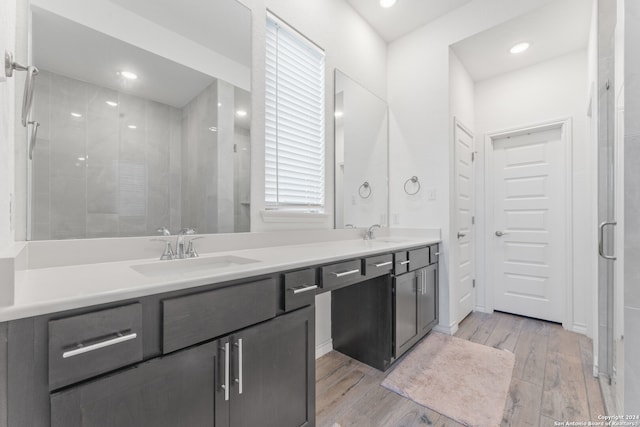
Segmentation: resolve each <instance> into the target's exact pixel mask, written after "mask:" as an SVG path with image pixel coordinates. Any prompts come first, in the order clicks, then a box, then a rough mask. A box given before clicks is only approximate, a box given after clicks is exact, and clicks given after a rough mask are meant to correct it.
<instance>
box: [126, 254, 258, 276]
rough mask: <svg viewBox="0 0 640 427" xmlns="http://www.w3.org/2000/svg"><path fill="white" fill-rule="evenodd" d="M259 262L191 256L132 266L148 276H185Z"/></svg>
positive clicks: (230, 256)
mask: <svg viewBox="0 0 640 427" xmlns="http://www.w3.org/2000/svg"><path fill="white" fill-rule="evenodd" d="M254 262H259V261H258V260H257V259H251V258H243V257H239V256H233V255H224V256H214V257H202V258H189V259H179V260H170V261H156V262H150V263H147V264H138V265H132V266H131V268H132V269H134V270H135V271H137V272H138V273H140V274H143V275H145V276H148V277H176V276H178V277H184V276H194V275H199V274H202V273H204V272H207V271H211V270H217V269H219V268H226V267H234V266H237V265H244V264H251V263H254Z"/></svg>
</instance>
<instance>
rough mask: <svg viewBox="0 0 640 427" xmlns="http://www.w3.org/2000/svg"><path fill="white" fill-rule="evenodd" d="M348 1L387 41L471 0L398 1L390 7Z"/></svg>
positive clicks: (370, 0) (369, 1)
mask: <svg viewBox="0 0 640 427" xmlns="http://www.w3.org/2000/svg"><path fill="white" fill-rule="evenodd" d="M347 1H348V2H349V4H351V6H352V7H353V8H354V9H355V10H356V11H357V12H358V13H359V14H360V15H361V16H362V17H363V18H364V19H365V20H366V21H367V22H368V23H369V24H370V25H371V26H372V27H373V28H374V29H375V30H376V31H377V32H378V34H380V36H381V37H382V38H383V39H384V40H385V41H386V42H391V41H393V40H395V39H397V38H398V37H401V36H403V35H405V34H407V33H410V32H411V31H413V30H415V29H417V28H420V27H421V26H423V25H425V24H427V23H429V22H431V21H434V20H436V19H437V18H439V17H441V16H443V15H446V14H447V13H449V12H451V11H452V10H454V9H457V8H459V7H460V6H463V5H465V4H467V3H469V2H470V1H471V0H398V2H397V3H396V4H395V6H393V7H391V8H389V9H384V8H382V7H380V4H379V2H378V0H347Z"/></svg>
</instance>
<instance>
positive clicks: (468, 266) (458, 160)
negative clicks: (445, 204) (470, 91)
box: [454, 120, 474, 321]
mask: <svg viewBox="0 0 640 427" xmlns="http://www.w3.org/2000/svg"><path fill="white" fill-rule="evenodd" d="M454 141H455V149H456V151H455V176H456V182H455V212H456V218H455V221H456V223H455V224H454V230H457V231H456V233H457V236H456V237H457V239H456V240H454V245H455V247H454V251H455V266H456V273H455V277H456V278H455V283H456V289H455V294H454V295H455V298H456V300H457V305H458V307H457V318H458V321H461V320H462V319H464V318H465V317H466V316H467V315H468V314H469V313H471V311H472V310H473V305H474V295H473V278H474V277H473V275H474V269H473V256H474V255H473V254H474V252H473V237H474V236H473V224H472V215H473V211H472V209H473V189H474V183H473V160H474V150H473V135H472V134H471V132H470V131H469V130H467V129H466V128H465V127H464V126H463V125H462V124H461V123H460V122H458V121H457V120H456V121H455V128H454Z"/></svg>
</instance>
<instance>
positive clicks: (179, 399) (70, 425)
mask: <svg viewBox="0 0 640 427" xmlns="http://www.w3.org/2000/svg"><path fill="white" fill-rule="evenodd" d="M217 356H218V345H217V343H216V342H211V343H207V344H204V345H201V346H198V347H195V348H192V349H189V350H183V351H181V352H177V353H174V354H172V355H169V356H165V357H160V358H156V359H152V360H150V361H148V362H145V363H141V364H139V365H137V366H134V367H133V368H128V369H124V370H121V371H117V372H116V373H114V374H111V375H108V376H105V377H103V378H100V379H98V380H94V381H90V382H86V383H81V384H80V385H76V386H73V387H71V388H68V389H65V390H63V391H60V392H56V393H53V394H51V426H52V427H86V426H92V427H113V426H118V427H140V426H154V427H175V426H184V427H202V426H212V425H213V422H214V411H215V409H216V408H215V405H214V393H215V390H216V387H219V385H220V378H219V377H218V376H217V375H216V373H217V369H216V363H217V361H218V357H217Z"/></svg>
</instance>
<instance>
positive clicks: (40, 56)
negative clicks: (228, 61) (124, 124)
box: [32, 7, 215, 108]
mask: <svg viewBox="0 0 640 427" xmlns="http://www.w3.org/2000/svg"><path fill="white" fill-rule="evenodd" d="M32 9H33V58H34V64H35V65H36V66H37V67H40V68H42V69H44V70H48V71H52V72H54V73H57V74H61V75H64V76H67V77H71V78H74V79H77V80H81V81H84V82H87V83H92V84H96V85H99V86H102V87H106V88H109V89H113V90H117V91H120V92H124V93H129V94H131V95H135V96H138V97H141V98H146V99H151V100H154V101H157V102H161V103H163V104H167V105H171V106H174V107H176V108H182V107H183V106H184V105H185V104H187V103H188V102H189V101H191V100H192V99H193V98H194V97H195V96H196V95H198V94H199V93H200V92H202V90H204V88H206V87H207V86H209V85H210V84H211V83H212V82H214V81H215V79H214V78H213V77H211V76H208V75H206V74H203V73H200V72H198V71H195V70H193V69H191V68H188V67H185V66H184V65H181V64H178V63H176V62H173V61H170V60H168V59H166V58H163V57H161V56H158V55H155V54H153V53H150V52H148V51H146V50H143V49H140V48H137V47H135V46H132V45H130V44H128V43H125V42H123V41H121V40H118V39H115V38H113V37H110V36H107V35H105V34H103V33H100V32H98V31H95V30H93V29H91V28H89V27H85V26H83V25H80V24H78V23H76V22H73V21H70V20H68V19H66V18H62V17H60V16H58V15H55V14H53V13H51V12H48V11H45V10H43V9H39V8H36V7H33V8H32ZM123 70H128V71H132V72H134V73H136V74H137V75H138V76H139V78H138V79H137V80H135V81H132V82H131V81H125V80H124V79H122V78H121V77H120V76H118V74H117V73H118V72H119V71H123Z"/></svg>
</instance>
